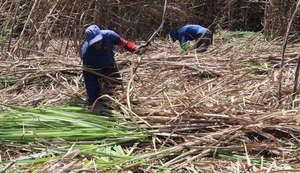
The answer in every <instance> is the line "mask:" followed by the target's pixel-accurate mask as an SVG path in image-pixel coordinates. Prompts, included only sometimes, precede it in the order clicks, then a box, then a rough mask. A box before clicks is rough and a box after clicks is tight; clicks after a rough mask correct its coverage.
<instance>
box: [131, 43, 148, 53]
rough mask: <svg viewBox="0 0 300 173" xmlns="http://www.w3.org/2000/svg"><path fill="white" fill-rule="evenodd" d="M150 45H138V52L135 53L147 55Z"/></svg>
mask: <svg viewBox="0 0 300 173" xmlns="http://www.w3.org/2000/svg"><path fill="white" fill-rule="evenodd" d="M148 45H149V43H144V44H141V45H138V46H137V47H136V50H135V51H134V53H136V54H139V55H141V54H143V53H145V52H146V48H147V47H148Z"/></svg>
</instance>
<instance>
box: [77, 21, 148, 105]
mask: <svg viewBox="0 0 300 173" xmlns="http://www.w3.org/2000/svg"><path fill="white" fill-rule="evenodd" d="M115 45H118V46H120V47H122V48H124V49H125V50H127V51H130V52H134V53H137V52H140V51H141V50H142V49H144V48H145V47H146V46H145V45H140V46H137V45H136V44H135V43H133V42H131V41H127V40H125V39H123V38H122V37H120V36H119V35H118V34H117V33H116V32H114V31H111V30H100V29H99V27H98V26H97V25H91V26H89V27H88V28H87V29H86V30H85V42H84V44H83V46H82V52H81V59H82V62H83V66H84V70H83V78H84V83H85V88H86V92H87V96H88V99H87V101H88V104H90V105H91V104H93V103H94V102H95V100H96V99H97V98H98V97H99V96H100V95H101V92H102V90H104V89H105V88H103V87H104V86H103V85H104V83H105V82H104V81H106V82H107V83H109V84H112V85H111V86H110V87H112V88H110V89H113V87H114V86H115V85H116V84H120V83H121V81H120V80H118V78H119V77H120V74H119V73H118V68H117V66H116V63H115V51H114V46H115Z"/></svg>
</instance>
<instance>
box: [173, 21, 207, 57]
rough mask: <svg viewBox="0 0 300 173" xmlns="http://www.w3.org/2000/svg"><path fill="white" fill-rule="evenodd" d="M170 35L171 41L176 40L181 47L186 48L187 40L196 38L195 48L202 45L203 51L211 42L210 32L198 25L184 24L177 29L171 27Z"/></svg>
mask: <svg viewBox="0 0 300 173" xmlns="http://www.w3.org/2000/svg"><path fill="white" fill-rule="evenodd" d="M170 37H171V39H172V40H173V42H175V41H176V40H178V41H179V43H180V46H181V47H182V48H183V49H186V45H187V42H188V41H191V40H196V43H195V48H199V47H203V49H202V50H203V51H206V50H207V48H208V46H209V45H210V44H211V43H212V32H211V31H210V30H209V29H207V28H205V27H203V26H200V25H185V26H183V27H182V28H179V29H177V28H176V29H172V30H171V31H170Z"/></svg>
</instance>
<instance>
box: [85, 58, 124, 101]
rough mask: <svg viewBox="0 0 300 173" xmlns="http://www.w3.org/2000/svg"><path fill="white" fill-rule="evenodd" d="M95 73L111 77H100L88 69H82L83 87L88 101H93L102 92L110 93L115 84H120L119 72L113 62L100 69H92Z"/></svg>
mask: <svg viewBox="0 0 300 173" xmlns="http://www.w3.org/2000/svg"><path fill="white" fill-rule="evenodd" d="M93 71H94V72H96V73H99V74H101V75H104V76H107V77H109V78H111V79H108V78H105V77H101V76H99V75H97V74H93V73H91V72H88V71H85V70H84V71H83V78H84V83H85V89H86V92H87V96H88V99H87V101H88V103H89V104H93V103H94V101H95V100H96V99H97V98H98V97H99V96H101V95H102V94H112V92H114V89H115V88H116V86H117V85H119V84H122V81H121V80H120V77H121V76H120V73H119V70H118V68H117V66H116V64H115V63H113V64H111V65H109V66H108V67H105V68H102V69H100V70H93Z"/></svg>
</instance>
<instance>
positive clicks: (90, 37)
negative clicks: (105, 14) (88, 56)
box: [84, 25, 103, 46]
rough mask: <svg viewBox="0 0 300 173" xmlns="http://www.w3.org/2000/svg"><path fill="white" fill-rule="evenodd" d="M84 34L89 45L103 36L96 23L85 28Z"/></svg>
mask: <svg viewBox="0 0 300 173" xmlns="http://www.w3.org/2000/svg"><path fill="white" fill-rule="evenodd" d="M84 34H85V39H86V41H87V42H88V44H89V46H91V45H93V44H94V43H96V42H98V41H100V40H102V38H103V36H102V34H101V32H100V29H99V27H98V26H97V25H91V26H89V27H88V28H86V30H85V33H84Z"/></svg>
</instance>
